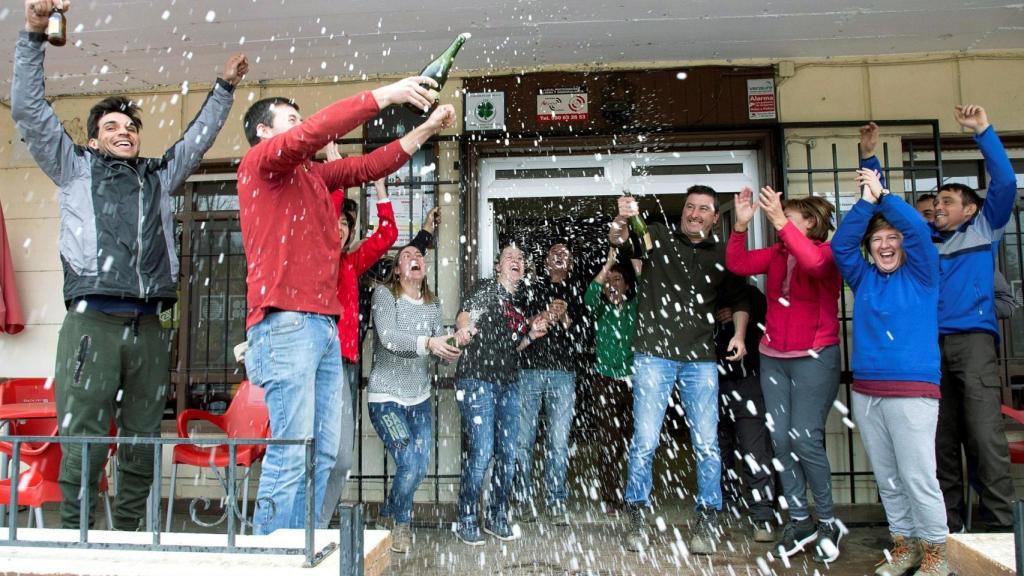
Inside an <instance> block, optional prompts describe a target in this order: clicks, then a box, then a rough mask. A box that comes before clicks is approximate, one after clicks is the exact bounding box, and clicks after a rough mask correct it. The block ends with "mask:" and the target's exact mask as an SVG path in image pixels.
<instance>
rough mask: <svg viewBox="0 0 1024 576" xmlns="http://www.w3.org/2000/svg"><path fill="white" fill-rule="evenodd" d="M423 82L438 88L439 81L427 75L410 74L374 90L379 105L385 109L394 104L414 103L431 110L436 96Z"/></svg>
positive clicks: (422, 108) (417, 106) (423, 108)
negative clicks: (432, 94) (431, 93)
mask: <svg viewBox="0 0 1024 576" xmlns="http://www.w3.org/2000/svg"><path fill="white" fill-rule="evenodd" d="M423 84H426V85H428V86H433V87H434V88H437V82H436V81H435V80H434V79H433V78H429V77H427V76H410V77H408V78H404V79H402V80H399V81H398V82H395V83H393V84H388V85H386V86H381V87H380V88H377V89H376V90H374V91H373V92H372V94H373V97H374V98H375V99H376V100H377V106H378V107H379V108H380V109H381V110H383V109H384V108H387V107H388V106H390V105H392V104H406V103H408V104H412V105H413V106H415V107H416V108H419V109H421V110H429V109H430V107H431V106H433V105H434V98H433V96H431V95H430V91H429V90H428V89H427V88H424V87H423Z"/></svg>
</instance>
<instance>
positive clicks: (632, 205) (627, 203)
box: [618, 194, 640, 218]
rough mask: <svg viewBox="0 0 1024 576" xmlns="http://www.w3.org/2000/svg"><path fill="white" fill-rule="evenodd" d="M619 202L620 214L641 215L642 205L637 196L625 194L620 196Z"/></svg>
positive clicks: (624, 215) (623, 215)
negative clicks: (637, 200) (638, 202)
mask: <svg viewBox="0 0 1024 576" xmlns="http://www.w3.org/2000/svg"><path fill="white" fill-rule="evenodd" d="M618 203H619V216H621V217H623V218H632V217H633V216H639V215H640V205H639V204H637V202H636V198H633V197H632V196H626V195H625V194H623V195H622V196H619V199H618Z"/></svg>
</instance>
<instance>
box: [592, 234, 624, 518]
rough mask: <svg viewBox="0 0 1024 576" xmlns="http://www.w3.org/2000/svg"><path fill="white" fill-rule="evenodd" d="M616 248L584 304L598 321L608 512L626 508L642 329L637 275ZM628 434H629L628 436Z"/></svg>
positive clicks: (600, 471) (600, 467) (601, 487)
mask: <svg viewBox="0 0 1024 576" xmlns="http://www.w3.org/2000/svg"><path fill="white" fill-rule="evenodd" d="M616 251H617V250H616V248H615V247H614V246H612V247H611V248H609V249H608V259H607V261H606V262H605V265H604V267H603V268H601V271H600V272H598V273H597V276H595V277H594V279H593V280H592V281H591V282H590V286H588V287H587V292H586V295H585V296H584V302H585V303H586V305H587V310H589V312H590V314H591V316H592V317H593V318H594V325H595V330H594V332H595V334H594V343H595V347H596V349H597V353H596V357H597V361H596V362H595V365H594V371H595V372H597V377H596V379H595V381H594V383H593V384H594V388H595V389H596V390H598V392H597V394H596V398H597V402H598V406H594V407H592V408H591V411H592V412H594V413H595V414H597V415H598V418H597V419H596V420H597V422H598V430H597V433H598V442H597V444H598V445H599V446H601V447H602V449H601V450H598V461H597V462H596V466H597V468H596V471H597V473H596V475H595V476H596V480H597V484H598V486H597V489H598V491H599V494H600V496H601V499H602V501H603V503H604V506H605V507H606V510H607V511H615V510H618V509H620V508H622V505H623V499H622V493H621V492H620V487H621V486H622V480H621V470H620V469H621V468H622V466H623V464H624V463H625V462H626V459H625V455H626V443H627V441H628V438H629V431H631V430H632V429H633V407H632V404H633V392H632V384H631V382H630V380H629V377H630V376H632V374H633V333H634V328H635V326H636V305H637V301H636V272H635V270H634V266H633V264H632V263H630V262H628V261H626V262H619V261H618V260H617V258H616ZM624 430H625V431H626V433H625V434H624V433H623V431H624Z"/></svg>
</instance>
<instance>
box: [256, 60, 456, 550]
mask: <svg viewBox="0 0 1024 576" xmlns="http://www.w3.org/2000/svg"><path fill="white" fill-rule="evenodd" d="M434 84H435V83H434V81H433V80H431V79H430V78H426V77H422V76H414V77H411V78H406V79H405V80H401V81H399V82H396V83H394V84H389V85H387V86H383V87H381V88H377V89H376V90H372V91H367V92H362V93H360V94H356V95H355V96H352V97H350V98H346V99H344V100H339V101H337V102H335V103H333V104H331V105H329V106H327V107H326V108H324V109H322V110H320V111H319V112H317V113H315V114H313V115H312V116H310V117H309V118H307V119H306V120H305V121H303V120H302V116H301V115H300V114H299V109H298V106H297V105H296V104H295V103H294V102H293V101H291V100H288V99H286V98H280V97H276V98H267V99H263V100H260V101H258V102H256V103H255V104H253V105H252V106H251V107H250V108H249V110H248V111H247V112H246V113H245V119H244V124H245V136H246V138H247V139H248V140H249V144H250V145H251V146H252V148H251V149H250V150H249V152H248V153H247V154H246V155H245V157H244V158H243V159H242V162H241V164H240V165H239V167H238V203H239V215H240V220H241V226H242V242H243V245H244V247H245V256H246V263H247V265H248V273H247V277H246V283H247V284H248V291H247V300H248V312H247V315H246V339H247V341H248V343H249V351H248V352H247V353H246V355H245V368H246V373H247V374H248V376H249V379H250V380H251V381H252V383H253V384H255V385H257V386H260V387H262V388H263V389H264V390H265V393H266V403H267V408H268V410H269V412H270V428H271V430H272V432H273V437H274V438H287V439H299V438H310V437H312V438H314V439H315V450H316V453H315V455H314V459H315V463H316V473H315V475H314V479H313V489H314V505H313V510H314V516H319V512H320V510H321V507H322V504H323V496H324V489H325V486H326V484H327V477H328V475H329V474H330V472H331V470H332V469H333V468H334V465H335V461H336V459H337V454H338V447H339V434H340V425H341V410H342V403H343V402H344V400H345V399H344V397H343V396H342V394H341V393H340V390H341V378H342V375H341V352H340V348H339V344H338V329H337V318H338V316H339V315H340V314H341V313H342V306H341V303H340V302H339V300H338V296H337V279H338V265H339V261H340V256H341V245H340V242H339V238H338V219H337V215H336V213H335V211H334V206H333V205H332V203H331V197H330V191H331V190H337V189H339V188H348V187H350V186H356V185H359V184H362V183H363V182H369V181H372V180H376V179H378V178H382V177H384V176H386V175H388V174H390V173H392V172H394V171H395V170H396V169H397V168H399V167H400V166H402V165H403V164H405V162H406V161H408V159H409V155H410V154H412V153H413V152H415V151H416V150H417V149H418V148H419V147H420V146H422V145H423V144H424V143H425V142H426V141H427V140H428V139H429V138H430V137H431V136H433V135H435V134H437V133H438V132H440V131H441V130H443V129H444V128H447V127H448V126H450V125H452V124H453V122H454V119H455V110H454V108H453V107H452V106H450V105H444V106H438V107H437V109H436V110H434V112H433V113H432V114H431V115H430V117H429V118H427V120H426V121H424V122H423V124H421V125H420V126H419V127H417V128H416V129H414V130H412V131H410V132H409V133H408V134H406V135H405V136H403V137H402V138H401V139H400V140H396V141H394V142H391V143H390V144H388V145H386V146H384V147H382V148H378V149H377V150H375V151H373V152H372V153H370V154H367V155H366V156H353V157H349V158H344V159H341V160H338V161H335V162H330V163H327V164H319V163H315V162H312V161H311V158H312V157H313V155H314V154H315V153H316V151H317V150H319V149H321V148H323V147H324V145H326V144H327V143H328V142H330V141H332V140H335V139H337V138H339V137H341V136H343V135H345V134H347V133H348V132H350V131H352V130H353V129H355V128H357V127H358V126H359V125H361V124H363V123H365V122H367V121H369V120H370V119H372V118H373V117H375V116H376V115H377V114H378V112H380V110H382V109H383V108H385V107H387V106H390V105H392V104H403V103H410V104H412V105H414V106H418V107H421V108H424V109H426V108H428V107H429V106H431V105H432V104H433V102H432V101H431V99H430V96H429V94H428V92H427V88H426V87H425V86H428V85H434ZM305 461H306V458H305V454H304V447H303V446H299V445H294V446H280V445H272V446H268V448H267V453H266V456H265V457H264V459H263V472H262V474H261V476H260V486H259V491H258V502H259V504H258V505H257V509H256V513H255V516H254V518H253V525H254V526H253V532H254V533H255V534H269V533H271V532H273V531H274V530H276V529H278V528H303V527H305V525H306V518H305V510H306V506H305V499H306V493H305V492H306V491H305V485H306V484H305V478H304V462H305ZM268 501H269V502H272V503H273V505H269V504H267V502H268ZM313 522H314V524H317V523H319V521H318V518H316V517H314V518H313Z"/></svg>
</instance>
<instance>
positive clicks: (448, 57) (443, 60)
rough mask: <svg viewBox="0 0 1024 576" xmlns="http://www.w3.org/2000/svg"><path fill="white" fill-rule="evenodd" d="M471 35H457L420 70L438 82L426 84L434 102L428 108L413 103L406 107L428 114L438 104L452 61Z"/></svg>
mask: <svg viewBox="0 0 1024 576" xmlns="http://www.w3.org/2000/svg"><path fill="white" fill-rule="evenodd" d="M470 36H471V34H470V33H469V32H463V33H462V34H459V35H458V36H456V37H455V40H454V41H453V42H452V44H451V46H449V47H448V49H447V50H445V51H444V52H442V53H441V55H440V56H438V57H437V58H435V59H434V61H433V62H431V63H430V64H427V66H426V68H424V69H423V70H422V71H421V72H420V76H427V77H430V78H433V79H434V81H435V82H437V88H434V87H432V86H426V85H424V87H425V88H427V89H428V90H429V91H430V96H431V98H433V100H434V104H433V105H432V106H431V107H430V108H429V109H427V110H423V109H420V108H417V107H415V106H413V105H412V104H406V105H405V107H406V108H408V109H409V110H411V111H412V112H414V113H416V114H420V115H422V116H426V115H427V114H429V113H430V111H431V110H433V109H434V107H436V106H437V102H438V97H439V95H440V92H441V90H442V89H443V88H444V83H445V82H447V81H448V72H449V71H450V70H451V69H452V63H453V62H454V61H455V55H456V54H458V53H459V49H460V48H462V45H463V44H465V43H466V40H469V38H470Z"/></svg>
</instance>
